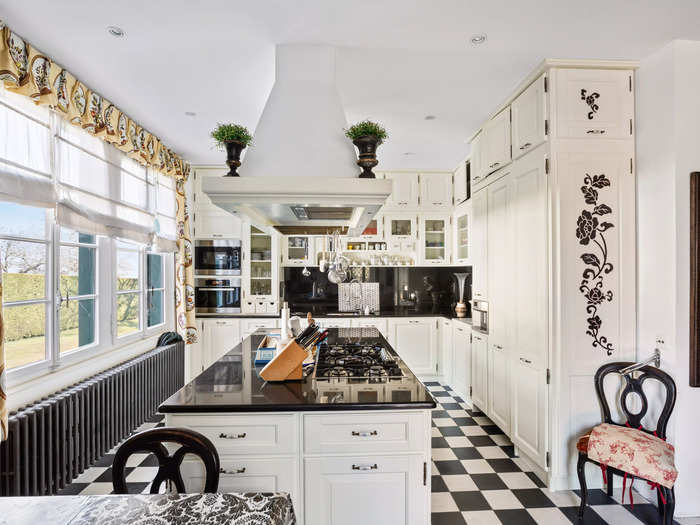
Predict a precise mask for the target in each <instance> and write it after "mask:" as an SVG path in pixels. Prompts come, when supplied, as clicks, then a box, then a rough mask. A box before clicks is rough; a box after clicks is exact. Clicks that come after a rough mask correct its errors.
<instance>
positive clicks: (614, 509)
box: [591, 505, 643, 525]
mask: <svg viewBox="0 0 700 525" xmlns="http://www.w3.org/2000/svg"><path fill="white" fill-rule="evenodd" d="M591 508H592V509H593V510H595V512H596V514H598V516H600V517H601V518H603V519H604V520H605V521H607V522H608V525H640V524H642V523H643V522H641V521H639V520H638V519H637V518H636V517H635V516H634V514H632V513H631V512H630V511H628V510H627V509H626V508H625V507H623V506H622V505H595V506H591Z"/></svg>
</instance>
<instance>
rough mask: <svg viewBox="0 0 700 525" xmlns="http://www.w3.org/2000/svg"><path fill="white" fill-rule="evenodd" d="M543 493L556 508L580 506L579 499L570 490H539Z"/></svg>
mask: <svg viewBox="0 0 700 525" xmlns="http://www.w3.org/2000/svg"><path fill="white" fill-rule="evenodd" d="M540 490H541V491H542V492H544V495H545V496H547V497H548V498H549V499H550V500H552V503H554V504H555V505H556V506H557V507H578V506H579V505H580V504H581V498H579V497H578V496H577V495H576V493H574V492H573V491H571V490H556V491H555V490H549V489H548V488H544V489H540Z"/></svg>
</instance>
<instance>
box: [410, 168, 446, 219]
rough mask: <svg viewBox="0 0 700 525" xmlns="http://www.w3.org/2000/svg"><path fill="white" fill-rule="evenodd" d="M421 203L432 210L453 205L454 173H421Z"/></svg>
mask: <svg viewBox="0 0 700 525" xmlns="http://www.w3.org/2000/svg"><path fill="white" fill-rule="evenodd" d="M418 178H419V181H420V199H419V204H420V206H421V207H423V208H429V209H431V210H436V209H450V208H451V207H452V174H451V173H421V174H420V175H419V176H418Z"/></svg>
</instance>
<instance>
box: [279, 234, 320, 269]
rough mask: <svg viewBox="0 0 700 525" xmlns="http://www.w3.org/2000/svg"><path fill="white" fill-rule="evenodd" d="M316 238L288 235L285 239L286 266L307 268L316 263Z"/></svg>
mask: <svg viewBox="0 0 700 525" xmlns="http://www.w3.org/2000/svg"><path fill="white" fill-rule="evenodd" d="M314 244H315V243H314V238H313V237H311V236H309V235H288V236H286V237H285V238H284V252H283V254H284V264H285V265H287V266H306V265H310V264H313V263H314V254H315V251H314V250H315V246H314Z"/></svg>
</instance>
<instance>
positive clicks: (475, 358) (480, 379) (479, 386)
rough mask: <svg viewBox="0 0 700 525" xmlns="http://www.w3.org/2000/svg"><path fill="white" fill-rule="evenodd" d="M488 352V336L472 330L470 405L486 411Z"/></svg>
mask: <svg viewBox="0 0 700 525" xmlns="http://www.w3.org/2000/svg"><path fill="white" fill-rule="evenodd" d="M488 353H489V343H488V337H487V336H485V335H483V334H479V333H477V332H472V373H471V377H472V382H471V385H470V386H471V397H472V405H474V406H475V407H478V408H479V409H481V411H482V412H486V410H487V408H488V407H487V401H486V400H487V398H488V391H487V384H488V383H487V381H488Z"/></svg>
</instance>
